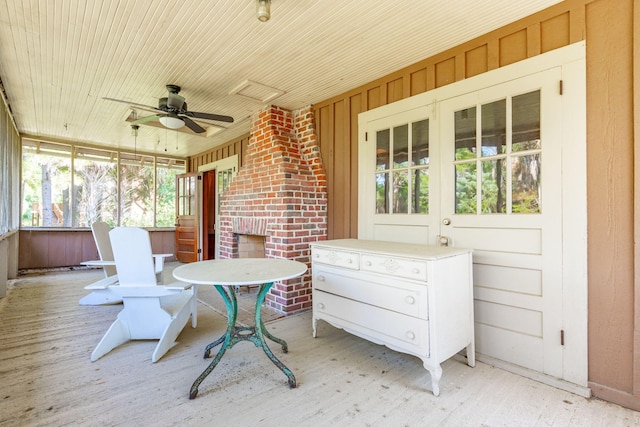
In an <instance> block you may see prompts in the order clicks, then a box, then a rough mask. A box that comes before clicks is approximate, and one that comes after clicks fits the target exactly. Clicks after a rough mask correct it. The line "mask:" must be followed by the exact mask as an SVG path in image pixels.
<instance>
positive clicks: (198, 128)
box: [178, 115, 205, 133]
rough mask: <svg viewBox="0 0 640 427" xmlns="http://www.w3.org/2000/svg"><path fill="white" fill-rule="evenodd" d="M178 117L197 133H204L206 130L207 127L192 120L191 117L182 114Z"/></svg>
mask: <svg viewBox="0 0 640 427" xmlns="http://www.w3.org/2000/svg"><path fill="white" fill-rule="evenodd" d="M178 117H180V119H181V120H182V121H184V124H185V125H187V127H188V128H189V129H191V130H192V131H194V132H195V133H203V132H204V131H205V129H204V128H203V127H202V126H200V125H199V124H197V123H196V122H194V121H193V120H191V119H190V118H189V117H185V116H182V115H181V116H178Z"/></svg>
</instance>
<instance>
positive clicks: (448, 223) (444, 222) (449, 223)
mask: <svg viewBox="0 0 640 427" xmlns="http://www.w3.org/2000/svg"><path fill="white" fill-rule="evenodd" d="M442 223H443V224H444V225H451V220H450V219H449V218H445V219H443V220H442Z"/></svg>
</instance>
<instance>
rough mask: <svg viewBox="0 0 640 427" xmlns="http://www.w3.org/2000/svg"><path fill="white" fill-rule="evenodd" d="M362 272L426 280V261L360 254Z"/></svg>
mask: <svg viewBox="0 0 640 427" xmlns="http://www.w3.org/2000/svg"><path fill="white" fill-rule="evenodd" d="M362 270H363V271H371V272H375V273H382V274H388V275H391V276H395V277H403V278H406V279H413V280H420V281H426V280H427V261H419V260H413V259H409V258H400V257H391V256H383V255H372V254H362Z"/></svg>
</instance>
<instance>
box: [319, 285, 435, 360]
mask: <svg viewBox="0 0 640 427" xmlns="http://www.w3.org/2000/svg"><path fill="white" fill-rule="evenodd" d="M313 315H314V317H315V318H318V319H324V320H326V321H328V322H329V323H332V324H334V325H337V326H339V327H343V328H345V329H346V330H348V331H349V332H351V333H354V334H356V335H359V336H361V337H363V338H365V339H369V340H371V341H373V342H377V343H379V344H385V345H387V346H389V347H391V348H395V349H400V350H404V351H407V352H409V353H414V354H415V353H418V354H420V355H422V356H426V357H429V356H430V354H429V322H428V321H427V320H423V319H417V318H414V317H409V316H405V315H403V314H400V313H396V312H394V311H389V310H385V309H382V308H379V307H374V306H371V305H367V304H361V303H359V302H357V301H353V300H350V299H348V298H342V297H339V296H336V295H332V294H329V293H326V292H323V291H320V290H314V292H313Z"/></svg>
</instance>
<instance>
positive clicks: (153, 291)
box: [109, 283, 192, 298]
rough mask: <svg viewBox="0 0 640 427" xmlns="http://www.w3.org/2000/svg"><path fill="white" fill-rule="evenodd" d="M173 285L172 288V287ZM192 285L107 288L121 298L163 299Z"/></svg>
mask: <svg viewBox="0 0 640 427" xmlns="http://www.w3.org/2000/svg"><path fill="white" fill-rule="evenodd" d="M172 285H173V286H172ZM191 286H192V285H190V284H188V283H185V284H184V286H182V283H171V284H170V285H169V286H165V285H155V286H122V285H120V286H114V287H112V288H109V289H110V290H112V291H113V293H114V294H116V295H119V296H121V297H123V298H150V297H165V296H169V295H175V294H179V293H181V292H184V291H185V290H188V289H189V288H190V287H191Z"/></svg>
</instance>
